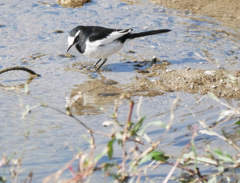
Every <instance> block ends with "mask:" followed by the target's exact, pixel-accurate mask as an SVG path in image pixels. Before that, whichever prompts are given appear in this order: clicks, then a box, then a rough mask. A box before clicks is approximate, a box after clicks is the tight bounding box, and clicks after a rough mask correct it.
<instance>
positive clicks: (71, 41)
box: [68, 36, 74, 46]
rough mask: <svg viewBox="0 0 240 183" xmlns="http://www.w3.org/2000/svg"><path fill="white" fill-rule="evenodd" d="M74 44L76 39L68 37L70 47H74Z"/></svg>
mask: <svg viewBox="0 0 240 183" xmlns="http://www.w3.org/2000/svg"><path fill="white" fill-rule="evenodd" d="M73 42H74V37H71V36H69V37H68V46H70V45H72V44H73Z"/></svg>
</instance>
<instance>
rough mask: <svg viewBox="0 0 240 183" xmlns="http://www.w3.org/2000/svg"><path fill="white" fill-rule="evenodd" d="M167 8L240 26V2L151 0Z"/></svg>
mask: <svg viewBox="0 0 240 183" xmlns="http://www.w3.org/2000/svg"><path fill="white" fill-rule="evenodd" d="M150 1H153V2H154V3H156V4H160V5H164V6H166V7H167V8H171V9H178V10H184V11H190V12H191V13H193V14H197V15H206V16H209V17H213V18H215V19H216V20H218V21H220V22H222V23H224V24H226V25H234V26H238V27H239V26H240V2H239V0H232V1H229V0H211V1H209V0H201V1H195V0H184V1H180V0H170V1H169V0H150Z"/></svg>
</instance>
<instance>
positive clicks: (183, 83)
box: [134, 66, 240, 99]
mask: <svg viewBox="0 0 240 183" xmlns="http://www.w3.org/2000/svg"><path fill="white" fill-rule="evenodd" d="M157 67H158V66H156V67H153V68H152V69H151V70H152V71H151V72H149V73H148V74H146V75H145V77H143V78H140V79H137V80H136V83H135V84H134V86H136V87H143V88H151V89H156V90H162V91H165V92H166V91H171V92H172V91H184V92H189V93H198V94H201V95H204V94H207V93H208V92H211V93H213V94H214V95H216V96H217V97H220V98H238V99H239V97H240V71H225V70H201V69H190V68H188V69H176V70H171V69H165V70H158V69H157ZM152 77H153V78H154V79H151V78H152ZM156 77H157V79H156Z"/></svg>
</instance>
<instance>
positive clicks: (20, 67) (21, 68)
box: [0, 66, 41, 77]
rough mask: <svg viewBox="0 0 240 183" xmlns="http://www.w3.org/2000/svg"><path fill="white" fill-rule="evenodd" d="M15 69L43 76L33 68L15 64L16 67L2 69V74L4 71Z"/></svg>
mask: <svg viewBox="0 0 240 183" xmlns="http://www.w3.org/2000/svg"><path fill="white" fill-rule="evenodd" d="M13 70H21V71H25V72H28V73H29V74H31V75H33V76H37V77H39V76H41V75H40V74H37V73H36V72H34V71H33V70H31V69H29V68H26V67H22V66H14V67H9V68H6V69H3V70H1V71H0V74H2V73H4V72H8V71H13Z"/></svg>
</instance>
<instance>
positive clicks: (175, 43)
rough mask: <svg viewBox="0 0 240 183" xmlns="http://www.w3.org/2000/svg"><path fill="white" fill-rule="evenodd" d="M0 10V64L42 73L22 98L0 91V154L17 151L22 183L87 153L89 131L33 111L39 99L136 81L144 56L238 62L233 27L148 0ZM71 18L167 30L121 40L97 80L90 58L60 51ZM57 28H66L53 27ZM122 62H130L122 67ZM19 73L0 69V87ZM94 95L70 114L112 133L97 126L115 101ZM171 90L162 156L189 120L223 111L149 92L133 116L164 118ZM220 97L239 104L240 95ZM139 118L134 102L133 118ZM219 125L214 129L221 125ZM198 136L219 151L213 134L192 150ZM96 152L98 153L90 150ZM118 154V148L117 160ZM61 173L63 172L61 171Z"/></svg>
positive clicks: (215, 65) (204, 63) (176, 63)
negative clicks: (92, 84) (101, 83)
mask: <svg viewBox="0 0 240 183" xmlns="http://www.w3.org/2000/svg"><path fill="white" fill-rule="evenodd" d="M42 2H46V3H47V4H44V3H42ZM0 12H1V17H0V24H1V25H2V26H0V32H1V34H0V39H1V46H0V68H1V69H3V68H7V67H11V66H16V65H21V66H25V67H28V68H31V69H32V70H34V71H35V72H37V73H39V74H41V77H40V78H35V79H34V80H32V81H31V83H30V84H29V85H28V90H29V95H25V94H22V92H16V91H5V90H4V89H1V90H0V92H1V95H0V106H1V112H0V119H1V122H0V139H1V140H0V154H1V156H3V155H4V154H5V155H7V156H10V155H11V154H13V153H17V155H15V156H14V158H17V157H20V156H21V154H22V153H23V154H24V156H23V160H22V161H23V162H22V163H23V164H22V171H21V173H20V175H19V180H20V182H22V180H24V178H26V176H27V175H28V173H29V172H30V171H33V172H34V177H33V178H34V182H42V180H43V179H44V178H45V177H47V176H48V175H50V174H51V173H54V172H56V171H57V170H58V169H59V168H61V167H63V166H64V165H65V163H67V162H68V161H69V160H70V159H71V158H72V157H73V155H74V154H75V153H76V152H77V151H78V150H79V149H81V150H86V149H88V147H89V144H88V142H87V141H86V140H85V139H84V138H83V135H84V134H87V132H86V130H85V129H84V128H82V126H80V125H79V124H78V123H77V122H76V121H74V120H73V119H71V118H70V117H68V116H66V115H63V114H61V113H58V112H56V111H54V110H52V109H50V108H44V107H41V106H39V105H40V104H42V103H46V104H48V105H50V106H52V107H53V108H57V109H59V110H61V111H65V103H66V102H65V98H66V97H70V96H71V95H73V93H74V92H73V91H75V90H78V89H79V86H82V85H81V84H85V83H86V82H87V81H92V80H94V81H95V80H100V77H104V78H106V79H108V80H109V79H112V80H114V81H116V82H118V86H120V87H119V88H120V89H119V92H120V93H121V92H123V91H122V90H121V86H123V85H125V84H129V83H131V82H134V78H135V77H136V76H138V77H141V74H139V73H137V72H136V71H135V70H134V69H135V67H134V65H133V64H132V61H136V60H137V61H144V60H151V59H152V57H153V56H156V57H157V58H160V59H161V60H167V61H168V62H170V63H171V65H170V66H169V68H188V67H190V68H201V69H209V70H216V69H219V68H225V69H226V70H239V68H240V67H239V66H240V65H239V64H240V62H239V57H240V49H239V42H240V40H239V36H240V30H239V29H233V28H229V27H225V26H222V25H221V23H220V22H217V21H215V20H214V19H211V18H208V17H204V16H202V17H201V16H193V15H190V14H187V13H185V12H179V11H176V10H171V9H166V8H163V7H160V6H156V5H153V4H149V3H148V2H143V3H141V4H137V5H128V4H126V3H123V2H120V1H117V0H115V1H104V0H98V1H93V2H92V3H88V4H86V5H85V6H84V7H82V8H75V9H72V8H63V7H61V6H59V5H57V4H56V3H55V1H37V0H31V1H30V0H28V1H20V0H14V1H11V2H10V1H7V0H2V1H1V3H0ZM79 24H81V25H100V26H105V27H111V28H129V27H132V28H133V29H134V32H140V31H143V30H151V29H158V28H168V29H171V30H172V32H170V33H167V34H162V35H159V36H153V37H146V38H142V39H138V40H134V41H132V42H129V44H128V45H126V46H125V48H124V49H123V50H122V51H121V52H120V53H119V54H115V55H113V56H111V57H109V59H108V62H107V63H106V65H105V68H107V69H108V70H107V71H103V72H101V76H100V75H99V74H97V73H92V72H90V71H88V70H86V69H84V68H85V67H86V66H89V65H92V64H93V63H94V62H95V61H96V60H92V59H87V58H85V57H83V56H81V55H80V54H79V53H78V52H77V51H76V50H75V49H72V50H71V51H70V52H71V54H74V55H76V57H74V58H64V57H61V56H60V54H65V52H66V49H67V36H68V33H69V31H70V30H71V29H72V28H74V27H75V26H77V25H79ZM56 30H62V31H64V32H63V33H56V32H55V31H56ZM129 51H134V53H129ZM129 61H131V63H127V62H129ZM82 68H83V69H82ZM26 78H27V75H26V74H25V73H22V72H16V73H15V72H9V73H4V74H3V75H0V79H1V84H3V85H5V86H6V85H7V86H12V85H19V84H24V82H25V79H26ZM83 86H84V87H86V86H85V85H83ZM22 90H24V88H22V89H21V91H22ZM102 95H103V96H104V94H100V95H99V93H98V94H96V93H84V100H85V101H83V105H84V106H87V107H85V108H83V109H80V111H79V110H78V109H77V108H75V109H74V110H75V114H76V115H77V117H78V118H79V119H80V120H82V121H84V122H85V123H86V124H87V125H88V126H89V127H91V128H92V129H94V130H98V131H104V132H106V131H109V132H111V129H110V127H107V128H105V127H103V126H102V123H103V122H104V121H107V120H111V115H112V113H113V108H114V102H115V98H114V97H113V98H110V97H111V96H108V97H106V98H107V99H106V98H104V97H102ZM178 96H179V98H180V99H181V102H180V103H179V106H178V107H177V109H176V110H175V118H174V119H175V120H174V123H173V129H172V130H173V131H174V133H171V132H172V131H171V132H169V133H168V136H167V138H165V139H164V141H163V142H162V143H161V145H162V146H161V147H160V149H161V150H164V151H165V152H166V153H169V154H171V155H176V156H177V155H178V152H180V151H181V150H182V149H183V147H184V146H185V145H186V144H187V143H188V142H189V140H190V138H191V137H189V136H188V135H186V134H187V133H188V132H189V131H188V129H187V126H189V125H191V126H192V125H194V124H196V123H197V120H198V119H199V120H206V122H207V123H208V124H209V125H210V124H212V123H214V122H215V121H216V120H217V119H218V117H219V113H220V112H221V111H222V110H224V109H226V108H225V107H224V106H222V105H221V104H219V103H218V102H216V101H214V100H212V99H210V98H209V97H208V96H205V97H203V96H201V95H198V94H190V93H183V92H173V93H165V94H164V95H157V96H154V97H148V96H144V97H143V99H142V105H141V108H140V115H141V116H146V117H147V119H146V121H145V123H146V124H147V123H148V122H151V121H155V120H161V121H163V122H166V123H168V122H169V118H170V108H171V105H172V103H173V101H174V100H175V99H176V98H177V97H178ZM202 97H203V98H202ZM132 99H133V100H134V101H135V103H136V104H137V103H138V102H139V96H138V95H136V96H135V95H134V97H132ZM221 100H222V101H224V102H226V103H227V102H230V104H231V105H233V106H234V107H237V106H238V107H239V101H238V100H234V99H229V100H228V101H226V100H224V99H221ZM102 101H104V102H102ZM198 101H200V102H198ZM28 106H29V107H30V108H32V107H33V109H32V111H31V113H30V114H27V115H26V116H23V114H24V112H25V111H26V108H28ZM128 108H129V107H128V103H127V102H124V103H123V105H122V106H121V108H120V109H119V121H125V119H126V117H127V113H128ZM192 112H193V113H194V114H195V115H196V117H195V118H194V117H193V115H192ZM137 117H138V116H137V112H136V106H135V108H134V115H133V121H136V120H137ZM233 122H236V119H233V120H230V121H229V123H228V125H231V124H232V123H233ZM224 125H226V124H223V126H224ZM226 126H227V125H226ZM220 127H222V126H220ZM220 127H218V128H217V129H216V130H217V131H220ZM199 128H201V127H199ZM28 131H29V132H30V136H29V137H28V139H26V140H25V138H24V134H25V133H26V132H28ZM162 132H163V130H161V129H156V128H155V127H149V128H148V133H149V135H150V136H151V138H153V139H157V138H159V137H160V136H161V133H162ZM229 133H231V130H230V131H229ZM107 140H108V139H106V138H103V137H99V138H97V142H96V144H97V145H99V146H101V145H102V146H105V145H106V142H107ZM205 141H211V142H212V144H213V145H216V146H217V147H219V146H222V144H223V142H222V141H220V140H219V139H216V138H212V137H209V136H206V135H199V140H198V141H197V142H199V146H201V143H200V142H205ZM99 151H101V149H97V150H96V152H99ZM229 153H230V152H229ZM119 157H120V155H119V154H116V158H119ZM8 170H9V167H6V166H4V167H0V175H4V176H6V177H7V179H8V180H10V177H9V172H8ZM167 172H168V170H167V169H166V170H165V172H162V176H163V177H165V176H166V173H167ZM155 173H156V172H153V174H152V177H154V174H155ZM64 175H65V176H66V177H71V175H70V173H69V172H66V173H65V174H64ZM97 180H98V179H94V180H93V182H94V181H95V182H98V181H97Z"/></svg>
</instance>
